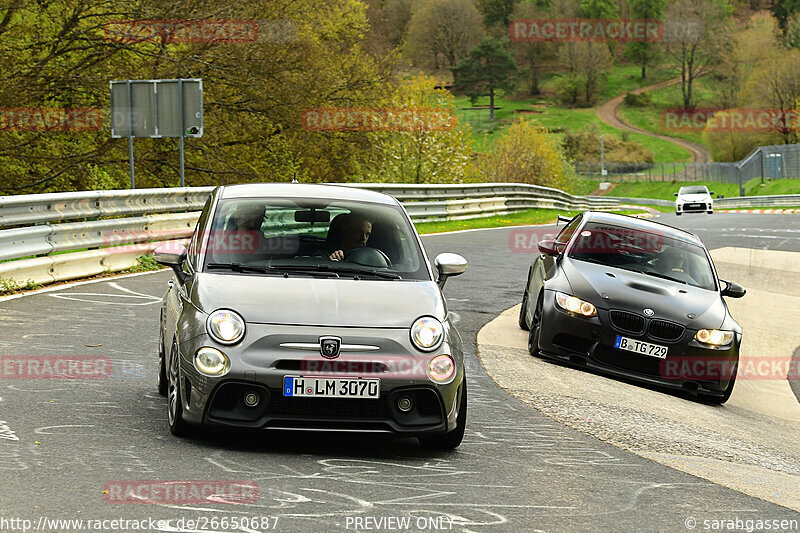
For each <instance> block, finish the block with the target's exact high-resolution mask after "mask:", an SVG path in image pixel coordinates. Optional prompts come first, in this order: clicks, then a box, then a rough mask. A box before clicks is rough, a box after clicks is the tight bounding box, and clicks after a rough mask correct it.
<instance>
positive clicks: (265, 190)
mask: <svg viewBox="0 0 800 533" xmlns="http://www.w3.org/2000/svg"><path fill="white" fill-rule="evenodd" d="M220 189H221V191H220V198H223V199H228V198H257V197H284V198H323V199H327V200H350V201H354V202H372V203H378V204H387V205H399V202H398V201H397V200H395V199H394V198H392V197H391V196H389V195H387V194H383V193H379V192H375V191H369V190H366V189H359V188H355V187H351V186H346V185H315V184H311V183H247V184H242V185H223V186H221V187H220Z"/></svg>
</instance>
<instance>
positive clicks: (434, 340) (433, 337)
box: [411, 316, 444, 352]
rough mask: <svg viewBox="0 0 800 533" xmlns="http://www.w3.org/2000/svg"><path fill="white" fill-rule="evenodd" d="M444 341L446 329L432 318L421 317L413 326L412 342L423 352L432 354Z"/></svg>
mask: <svg viewBox="0 0 800 533" xmlns="http://www.w3.org/2000/svg"><path fill="white" fill-rule="evenodd" d="M443 339H444V327H443V326H442V323H441V322H439V321H438V320H436V319H435V318H433V317H432V316H423V317H420V318H418V319H417V320H416V321H415V322H414V324H412V325H411V342H413V343H414V346H416V347H417V348H418V349H420V350H422V351H423V352H432V351H433V350H435V349H436V348H438V347H439V345H441V344H442V340H443Z"/></svg>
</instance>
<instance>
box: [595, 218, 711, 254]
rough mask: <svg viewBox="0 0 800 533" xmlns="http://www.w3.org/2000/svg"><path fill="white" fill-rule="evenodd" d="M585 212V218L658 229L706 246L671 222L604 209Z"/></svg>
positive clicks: (668, 235) (667, 234) (695, 236)
mask: <svg viewBox="0 0 800 533" xmlns="http://www.w3.org/2000/svg"><path fill="white" fill-rule="evenodd" d="M584 214H585V215H586V217H585V218H586V220H587V221H591V222H601V223H606V224H615V225H619V226H624V227H626V228H631V229H640V230H642V231H657V232H659V233H661V234H663V235H664V236H666V237H672V238H673V239H679V240H682V241H686V242H690V243H692V244H697V245H699V246H703V247H705V246H704V245H703V242H702V241H701V240H700V237H698V236H697V235H695V234H694V233H689V232H688V231H686V230H682V229H680V228H676V227H674V226H670V225H669V224H663V223H661V222H655V221H653V220H647V219H643V218H636V217H631V216H628V215H617V214H615V213H605V212H602V211H586V212H585V213H584Z"/></svg>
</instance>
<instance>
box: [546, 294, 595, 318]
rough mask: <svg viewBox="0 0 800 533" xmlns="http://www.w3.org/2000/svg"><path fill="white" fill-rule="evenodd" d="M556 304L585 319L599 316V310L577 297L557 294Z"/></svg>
mask: <svg viewBox="0 0 800 533" xmlns="http://www.w3.org/2000/svg"><path fill="white" fill-rule="evenodd" d="M556 303H557V304H558V306H559V307H560V308H561V309H564V310H565V311H569V312H570V313H575V314H576V315H581V316H585V317H590V316H597V308H595V306H594V305H592V304H590V303H589V302H587V301H586V300H581V299H580V298H578V297H576V296H570V295H569V294H564V293H563V292H557V293H556Z"/></svg>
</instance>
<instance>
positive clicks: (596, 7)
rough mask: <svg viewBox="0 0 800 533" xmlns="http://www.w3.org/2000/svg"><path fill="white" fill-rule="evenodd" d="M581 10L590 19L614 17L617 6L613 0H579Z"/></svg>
mask: <svg viewBox="0 0 800 533" xmlns="http://www.w3.org/2000/svg"><path fill="white" fill-rule="evenodd" d="M581 10H583V12H584V14H585V15H586V16H587V17H589V18H590V19H616V18H617V17H619V8H618V7H617V2H616V1H615V0H581Z"/></svg>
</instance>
